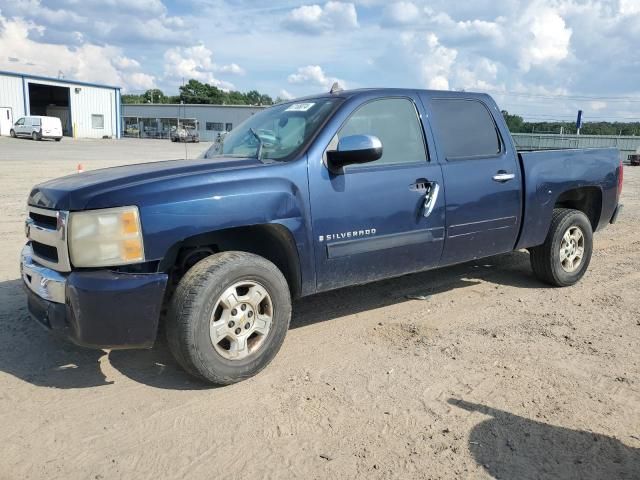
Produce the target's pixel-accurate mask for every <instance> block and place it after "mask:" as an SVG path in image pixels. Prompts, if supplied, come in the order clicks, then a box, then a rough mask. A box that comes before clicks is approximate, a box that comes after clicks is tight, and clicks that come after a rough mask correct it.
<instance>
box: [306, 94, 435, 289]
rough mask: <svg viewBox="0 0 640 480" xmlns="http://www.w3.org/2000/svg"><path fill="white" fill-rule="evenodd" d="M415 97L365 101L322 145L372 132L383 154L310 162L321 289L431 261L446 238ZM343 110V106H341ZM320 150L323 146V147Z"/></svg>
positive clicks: (424, 265)
mask: <svg viewBox="0 0 640 480" xmlns="http://www.w3.org/2000/svg"><path fill="white" fill-rule="evenodd" d="M416 100H417V99H416V98H414V97H404V96H402V97H391V98H383V99H380V98H378V99H373V100H369V101H364V102H363V103H361V104H360V105H357V106H355V107H353V111H352V113H351V114H350V115H349V117H348V118H347V119H346V121H345V122H344V123H343V124H342V125H341V126H340V127H339V128H337V131H336V134H335V135H334V136H333V138H332V140H331V142H330V144H329V145H328V147H327V149H333V148H335V146H336V145H337V142H338V141H339V139H340V138H342V137H344V136H350V135H360V134H362V135H374V136H376V137H378V138H379V139H380V140H381V142H382V147H383V155H382V158H380V159H379V160H376V161H374V162H371V163H366V164H360V165H349V166H346V167H344V168H343V169H342V170H341V171H338V172H332V171H330V170H329V168H328V167H327V164H326V158H325V159H324V162H321V161H319V160H320V159H315V158H310V159H309V176H310V178H309V188H310V195H311V217H312V219H313V220H312V221H313V235H314V247H315V256H316V278H317V287H318V290H319V291H322V290H328V289H331V288H337V287H341V286H346V285H353V284H358V283H365V282H368V281H372V280H376V279H380V278H385V277H389V276H394V275H401V274H404V273H408V272H413V271H417V270H421V269H426V268H428V267H432V266H435V265H437V263H438V261H439V259H440V255H441V253H442V246H443V236H444V195H442V194H440V195H435V196H433V198H434V203H433V206H432V208H429V205H427V206H426V208H425V199H426V198H427V197H428V194H429V192H430V193H431V194H433V193H434V190H433V189H434V188H437V189H438V190H439V191H440V192H442V186H443V185H442V173H441V169H440V165H439V164H438V163H436V162H430V161H429V155H428V150H427V142H426V140H425V132H424V129H423V127H422V122H421V115H420V113H419V112H420V108H421V107H418V106H417V102H416ZM344 108H346V107H344ZM325 151H326V150H325Z"/></svg>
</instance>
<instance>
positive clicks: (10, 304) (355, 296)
mask: <svg viewBox="0 0 640 480" xmlns="http://www.w3.org/2000/svg"><path fill="white" fill-rule="evenodd" d="M528 257H529V255H528V254H527V253H523V252H513V253H510V254H507V255H501V256H498V257H492V258H489V259H483V260H480V261H475V262H470V263H466V264H463V265H459V266H455V267H449V268H445V269H440V270H433V271H429V272H423V273H418V274H412V275H406V276H403V277H399V278H396V279H389V280H383V281H380V282H375V283H372V284H368V285H363V286H357V287H349V288H344V289H340V290H336V291H333V292H327V293H323V294H318V295H314V296H312V297H307V298H304V299H300V300H297V301H296V302H295V304H294V314H293V318H292V321H291V328H300V327H304V326H306V325H310V324H313V323H317V322H322V321H325V320H331V319H334V318H338V317H342V316H346V315H351V314H354V313H358V312H362V311H366V310H371V309H374V308H380V307H384V306H388V305H392V304H398V303H401V302H405V301H409V299H408V298H407V296H412V295H421V296H430V295H437V294H439V293H441V292H446V291H450V290H453V289H457V288H465V287H469V286H473V285H476V284H478V283H480V281H481V280H484V281H487V282H490V283H495V284H501V285H509V286H516V287H521V288H544V285H543V284H541V283H539V282H538V281H537V280H535V279H534V278H533V276H532V274H531V271H530V268H529V259H528ZM158 337H159V340H158V342H157V343H156V346H155V347H154V348H153V349H151V350H112V351H110V352H108V353H107V352H105V351H102V350H88V349H83V348H79V347H76V346H74V345H72V344H71V343H69V342H67V341H65V340H62V339H58V338H56V337H54V336H52V335H51V334H50V333H49V332H47V331H45V330H44V329H43V328H42V327H40V326H39V325H38V324H37V323H36V322H35V321H33V320H32V319H31V318H30V317H29V314H28V312H27V309H26V300H25V296H24V293H23V291H22V282H21V280H11V281H6V282H0V371H2V372H6V373H8V374H10V375H13V376H14V377H17V378H20V379H21V380H24V381H26V382H29V383H31V384H33V385H36V386H44V387H53V388H63V389H64V388H88V387H96V386H102V385H109V384H110V383H112V382H110V381H108V380H107V375H105V371H106V372H108V369H109V367H113V368H115V369H116V370H117V371H119V372H120V373H122V374H123V375H125V376H127V377H129V378H131V379H132V380H135V381H137V382H140V383H143V384H147V385H150V386H153V387H157V388H167V389H178V390H179V389H186V390H198V389H202V388H211V386H209V385H205V384H203V383H202V382H199V381H198V380H195V379H192V378H191V377H190V376H189V375H187V374H186V373H185V372H184V371H183V370H182V369H181V368H180V367H179V366H178V364H177V363H176V362H175V360H174V359H173V357H172V356H171V354H170V352H169V351H168V348H167V346H166V344H165V342H164V335H163V332H160V334H159V335H158ZM101 363H104V364H105V365H104V366H101Z"/></svg>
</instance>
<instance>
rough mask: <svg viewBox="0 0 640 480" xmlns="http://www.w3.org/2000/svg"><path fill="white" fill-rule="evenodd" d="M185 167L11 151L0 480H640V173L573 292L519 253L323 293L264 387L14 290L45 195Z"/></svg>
mask: <svg viewBox="0 0 640 480" xmlns="http://www.w3.org/2000/svg"><path fill="white" fill-rule="evenodd" d="M203 147H204V146H203V145H199V146H196V145H189V146H188V148H189V149H190V154H193V155H195V154H196V153H197V152H198V151H200V150H201V149H202V148H203ZM183 154H184V145H172V144H170V143H169V142H161V141H133V140H132V141H120V142H116V141H112V142H109V141H95V142H89V141H85V142H80V141H77V142H73V141H69V140H67V139H65V141H63V142H62V143H61V144H53V143H52V142H50V143H45V142H30V141H19V140H13V141H11V140H9V139H5V138H0V172H1V173H0V204H1V205H2V213H3V214H2V216H1V218H0V246H1V250H2V252H3V253H2V255H1V256H0V425H1V428H0V478H2V479H18V478H19V479H27V478H47V479H57V478H60V479H76V478H80V479H112V478H136V479H146V478H149V479H156V478H185V477H187V478H196V479H199V478H202V479H212V478H223V477H224V478H304V479H314V478H317V479H324V478H336V479H338V478H402V479H414V478H415V479H423V478H425V479H426V478H433V479H435V478H447V479H448V478H501V479H540V478H575V479H586V478H589V479H615V478H628V479H631V478H635V479H638V478H640V290H639V289H640V235H639V233H640V227H639V225H640V168H633V167H627V168H626V171H625V185H624V193H623V202H624V204H625V210H624V212H623V215H622V216H621V218H620V220H619V223H617V224H616V225H614V226H610V227H609V228H607V229H605V230H603V231H602V232H599V233H598V234H597V235H596V237H595V252H594V256H593V260H592V263H591V267H590V269H589V272H588V274H587V276H586V277H585V278H584V280H583V281H582V282H580V283H579V284H578V285H576V286H574V287H571V288H566V289H552V288H547V287H545V286H544V285H542V284H540V283H539V282H537V281H536V280H535V279H534V278H533V276H532V273H531V270H530V268H529V262H528V254H527V253H526V252H514V253H512V254H508V255H502V256H499V257H494V258H490V259H486V260H482V261H477V262H472V263H467V264H464V265H460V266H457V267H453V268H447V269H443V270H437V271H431V272H427V273H423V274H417V275H410V276H406V277H403V278H399V279H394V280H387V281H383V282H379V283H375V284H372V285H368V286H364V287H356V288H348V289H343V290H338V291H335V292H331V293H328V294H322V295H318V296H315V297H312V298H308V299H304V300H301V301H298V302H297V303H296V305H295V309H294V319H293V322H292V326H291V330H290V331H289V334H288V337H287V339H286V340H285V343H284V346H283V348H282V350H281V352H280V354H279V355H278V356H277V357H276V359H275V360H274V362H273V363H272V364H271V365H270V366H269V367H268V368H267V369H266V370H264V371H263V372H262V373H261V374H259V375H258V376H257V377H255V378H252V379H250V380H248V381H245V382H242V383H240V384H237V385H233V386H230V387H224V388H210V387H207V386H205V385H202V384H200V383H198V382H197V381H193V380H191V379H190V378H188V377H187V376H186V374H184V373H183V372H182V371H181V370H180V369H179V368H178V367H177V365H176V364H175V362H174V361H173V360H172V359H171V357H170V355H169V354H168V352H167V350H166V347H165V346H164V345H162V344H160V345H158V346H157V347H156V348H155V349H153V350H149V351H113V352H108V351H89V350H82V349H79V348H76V347H74V346H72V345H69V344H67V343H65V342H63V341H60V340H57V339H55V338H53V337H52V336H50V335H49V334H48V333H47V332H45V331H44V330H43V329H41V328H40V327H39V326H38V325H36V324H35V323H34V322H33V321H32V320H31V319H30V318H29V316H28V314H27V311H26V307H25V296H24V294H23V292H22V289H21V281H20V279H19V270H18V254H19V251H20V249H21V247H22V244H23V241H24V239H23V237H24V233H23V232H24V229H23V221H24V215H25V201H26V196H27V193H28V191H29V188H30V187H31V186H32V185H33V184H34V183H37V182H39V181H42V180H44V179H47V178H51V177H55V176H59V175H62V174H66V173H70V172H73V171H75V168H76V165H77V163H78V162H79V161H82V162H83V164H84V167H85V169H91V168H97V167H103V166H108V165H116V164H123V163H130V162H134V161H140V160H141V161H148V160H150V159H159V158H171V157H176V156H183ZM414 295H418V296H424V299H422V300H413V299H408V298H407V296H414Z"/></svg>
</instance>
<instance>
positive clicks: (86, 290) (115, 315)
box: [20, 245, 167, 348]
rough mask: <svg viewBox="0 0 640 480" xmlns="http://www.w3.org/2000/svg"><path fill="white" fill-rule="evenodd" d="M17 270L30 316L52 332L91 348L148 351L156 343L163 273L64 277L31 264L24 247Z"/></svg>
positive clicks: (86, 273) (27, 248) (90, 273)
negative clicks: (20, 273) (20, 276)
mask: <svg viewBox="0 0 640 480" xmlns="http://www.w3.org/2000/svg"><path fill="white" fill-rule="evenodd" d="M20 267H21V272H22V280H23V283H24V286H25V288H26V290H27V305H28V309H29V313H30V314H31V316H32V317H33V318H34V319H35V320H37V321H38V322H39V323H40V324H42V325H43V326H44V327H46V328H47V329H49V330H52V331H53V332H54V333H57V334H60V335H62V336H64V337H66V338H68V339H69V340H71V341H72V342H74V343H76V344H78V345H82V346H85V347H91V348H148V347H151V346H152V345H153V343H154V342H155V338H156V333H157V330H158V321H159V319H160V310H161V308H162V300H163V298H164V291H165V287H166V284H167V275H165V274H162V273H154V274H123V273H117V272H111V271H108V270H94V271H75V272H71V273H70V274H68V275H63V274H60V273H58V272H56V271H54V270H51V269H49V268H46V267H43V266H41V265H38V264H37V263H35V262H34V261H33V260H32V258H31V247H30V246H29V245H27V246H25V247H24V249H23V251H22V255H21V262H20Z"/></svg>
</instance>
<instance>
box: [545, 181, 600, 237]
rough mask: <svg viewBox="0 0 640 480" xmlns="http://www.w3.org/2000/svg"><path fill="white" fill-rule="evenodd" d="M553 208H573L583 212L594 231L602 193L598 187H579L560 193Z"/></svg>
mask: <svg viewBox="0 0 640 480" xmlns="http://www.w3.org/2000/svg"><path fill="white" fill-rule="evenodd" d="M554 208H573V209H574V210H580V211H581V212H583V213H584V214H585V215H586V216H587V218H589V221H590V222H591V228H593V230H594V231H595V230H596V228H598V223H599V222H600V213H601V212H602V191H601V190H600V189H599V188H598V187H581V188H575V189H573V190H568V191H566V192H564V193H562V194H561V195H560V196H559V197H558V199H557V200H556V204H555V207H554Z"/></svg>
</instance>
